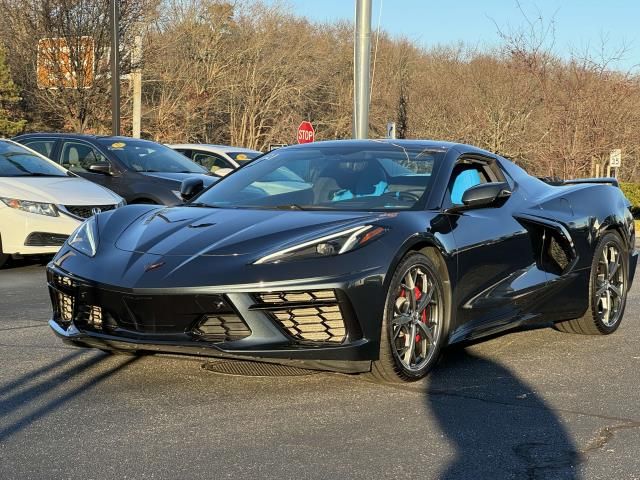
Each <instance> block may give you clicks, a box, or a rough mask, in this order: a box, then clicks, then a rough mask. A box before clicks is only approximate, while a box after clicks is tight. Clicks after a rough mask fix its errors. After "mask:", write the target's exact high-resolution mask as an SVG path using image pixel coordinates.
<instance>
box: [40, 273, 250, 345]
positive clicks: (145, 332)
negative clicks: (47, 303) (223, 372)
mask: <svg viewBox="0 0 640 480" xmlns="http://www.w3.org/2000/svg"><path fill="white" fill-rule="evenodd" d="M47 275H48V280H49V287H50V288H49V289H50V293H51V301H52V304H53V310H54V320H55V321H56V322H58V323H59V324H60V325H61V326H63V327H65V328H66V327H68V326H69V325H70V323H71V322H72V321H73V323H74V325H75V326H76V327H77V328H78V329H79V330H86V331H95V332H99V333H106V334H109V335H116V336H117V335H124V336H128V337H131V336H137V337H140V338H156V339H163V340H171V339H173V340H194V339H195V340H201V341H207V342H225V341H232V340H239V339H241V338H244V337H248V336H249V335H251V330H250V329H249V327H248V326H247V325H246V323H245V322H244V321H243V320H242V318H240V317H239V316H238V314H237V313H236V312H235V310H234V309H233V308H232V307H231V305H230V304H229V303H228V302H227V300H226V299H225V297H224V296H223V295H209V294H187V295H178V294H176V295H173V294H172V295H136V294H130V293H123V292H118V291H113V290H105V289H99V288H95V287H93V286H92V285H88V284H85V283H83V282H80V283H78V282H76V281H74V280H73V279H71V278H70V277H68V276H65V275H63V274H59V273H56V272H55V271H52V270H49V271H48V272H47Z"/></svg>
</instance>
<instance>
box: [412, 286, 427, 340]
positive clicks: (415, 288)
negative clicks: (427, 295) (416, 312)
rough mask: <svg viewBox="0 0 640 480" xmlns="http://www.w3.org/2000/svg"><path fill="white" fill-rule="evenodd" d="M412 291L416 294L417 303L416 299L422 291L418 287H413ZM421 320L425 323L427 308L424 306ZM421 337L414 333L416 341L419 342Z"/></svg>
mask: <svg viewBox="0 0 640 480" xmlns="http://www.w3.org/2000/svg"><path fill="white" fill-rule="evenodd" d="M413 293H414V295H415V296H416V303H418V301H419V300H420V297H421V296H422V292H421V291H420V289H419V288H418V287H413ZM427 308H428V307H427ZM421 320H422V323H427V309H426V308H425V309H424V310H423V311H422V318H421ZM421 338H422V337H421V336H420V334H419V333H418V334H416V342H419V341H420V339H421Z"/></svg>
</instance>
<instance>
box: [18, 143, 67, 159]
mask: <svg viewBox="0 0 640 480" xmlns="http://www.w3.org/2000/svg"><path fill="white" fill-rule="evenodd" d="M20 143H22V144H23V145H24V146H25V147H29V148H30V149H31V150H35V151H36V152H38V153H39V154H40V155H44V156H45V157H47V158H48V159H50V160H53V161H54V162H55V161H56V158H55V156H56V153H57V152H56V146H57V145H56V144H57V143H58V139H57V138H44V137H37V138H30V139H27V140H23V141H21V142H20Z"/></svg>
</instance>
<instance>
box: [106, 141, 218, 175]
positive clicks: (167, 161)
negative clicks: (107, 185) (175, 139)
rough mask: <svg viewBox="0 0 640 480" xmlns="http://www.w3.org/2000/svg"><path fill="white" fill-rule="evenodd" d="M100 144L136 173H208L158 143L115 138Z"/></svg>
mask: <svg viewBox="0 0 640 480" xmlns="http://www.w3.org/2000/svg"><path fill="white" fill-rule="evenodd" d="M99 142H100V143H101V144H102V145H104V147H105V148H106V149H107V150H109V151H110V152H111V153H113V154H114V155H115V156H116V157H118V160H120V161H121V162H122V163H124V164H125V165H126V166H127V167H129V168H131V169H132V170H135V171H136V172H166V173H207V171H206V170H205V169H204V168H202V167H201V166H200V165H198V164H196V163H193V162H192V161H191V160H189V159H188V158H187V157H185V156H184V155H182V154H181V153H178V152H176V151H175V150H172V149H170V148H169V147H165V146H164V145H160V144H158V143H153V142H147V141H144V140H129V139H123V140H117V139H116V140H114V139H113V138H111V139H101V140H99Z"/></svg>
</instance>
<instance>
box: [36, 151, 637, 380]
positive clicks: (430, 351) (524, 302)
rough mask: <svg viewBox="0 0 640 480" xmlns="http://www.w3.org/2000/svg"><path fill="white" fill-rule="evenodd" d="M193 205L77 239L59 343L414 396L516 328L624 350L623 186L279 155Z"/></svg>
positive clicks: (457, 159)
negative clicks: (470, 344)
mask: <svg viewBox="0 0 640 480" xmlns="http://www.w3.org/2000/svg"><path fill="white" fill-rule="evenodd" d="M182 195H183V197H184V198H185V200H188V201H187V203H186V204H185V205H182V206H174V207H160V206H151V205H130V206H128V207H125V208H121V209H118V210H115V211H110V212H104V213H101V214H99V215H96V216H94V217H92V218H91V219H89V220H87V221H86V222H85V223H83V224H82V225H81V226H80V227H79V228H78V230H77V231H76V232H75V233H74V234H73V235H71V237H70V238H69V240H68V241H67V243H66V244H65V245H64V246H63V248H62V249H61V250H60V252H59V253H58V254H57V256H56V257H55V258H54V259H53V261H52V262H51V263H50V264H49V266H48V269H47V275H48V284H49V289H50V293H51V299H52V304H53V317H52V319H51V320H50V322H49V324H50V326H51V328H52V329H53V330H54V332H55V333H56V334H58V335H59V336H60V337H62V338H63V339H64V340H65V341H67V342H70V343H72V344H75V345H78V346H84V347H95V348H100V349H103V350H109V351H121V352H122V351H126V352H134V353H135V352H142V351H156V352H173V353H184V354H194V355H208V356H212V357H224V358H229V359H245V360H246V359H250V360H258V361H263V362H274V363H287V364H294V365H300V366H304V367H307V368H312V369H326V370H333V371H340V372H371V373H372V374H373V375H374V376H376V377H377V378H379V379H380V380H382V381H392V382H399V381H412V380H417V379H420V378H422V377H424V376H425V375H426V374H427V373H428V372H429V371H430V369H431V368H433V367H434V365H435V364H436V363H437V361H438V358H439V356H440V353H441V352H442V349H443V348H444V347H445V346H447V345H449V344H452V343H456V342H463V341H469V340H474V339H477V338H480V337H484V336H488V335H494V334H496V333H499V332H503V331H506V330H509V329H514V328H516V327H522V326H530V325H550V324H552V323H553V324H555V325H556V328H557V329H559V330H562V331H565V332H573V333H582V334H594V335H606V334H610V333H613V332H614V331H615V330H616V329H617V328H618V326H619V325H620V322H621V321H622V317H623V314H624V309H625V304H626V298H627V291H628V289H629V287H630V285H631V282H632V281H633V277H634V273H635V269H636V264H637V260H638V252H637V251H636V250H635V246H634V245H635V243H634V242H635V232H634V223H633V218H632V215H631V213H630V211H629V202H628V201H627V200H626V198H625V197H624V195H623V194H622V192H621V191H620V190H619V188H617V183H616V180H615V179H587V180H575V181H566V182H562V183H560V184H557V185H551V184H549V183H545V182H544V181H542V180H539V179H537V178H535V177H532V176H530V175H528V174H527V173H526V172H525V171H524V170H523V169H521V168H520V167H518V166H517V165H515V164H514V163H512V162H510V161H508V160H506V159H504V158H502V157H500V156H497V155H494V154H491V153H489V152H486V151H483V150H480V149H478V148H475V147H471V146H468V145H462V144H452V143H445V142H434V141H417V140H416V141H406V140H403V141H399V140H398V141H396V140H379V141H378V140H344V141H330V142H317V143H311V144H306V145H299V146H293V147H287V148H283V149H278V150H275V151H273V152H271V153H269V154H267V155H265V156H263V157H261V158H260V159H258V160H256V161H254V162H252V163H251V164H249V165H247V166H245V167H244V168H241V169H239V170H237V171H235V172H233V173H231V174H229V175H228V176H226V177H224V178H223V179H222V180H220V181H219V182H218V183H216V184H214V185H213V186H211V187H209V188H206V189H205V188H204V186H203V184H202V182H201V181H200V180H198V179H190V180H186V181H185V182H184V183H183V186H182Z"/></svg>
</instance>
